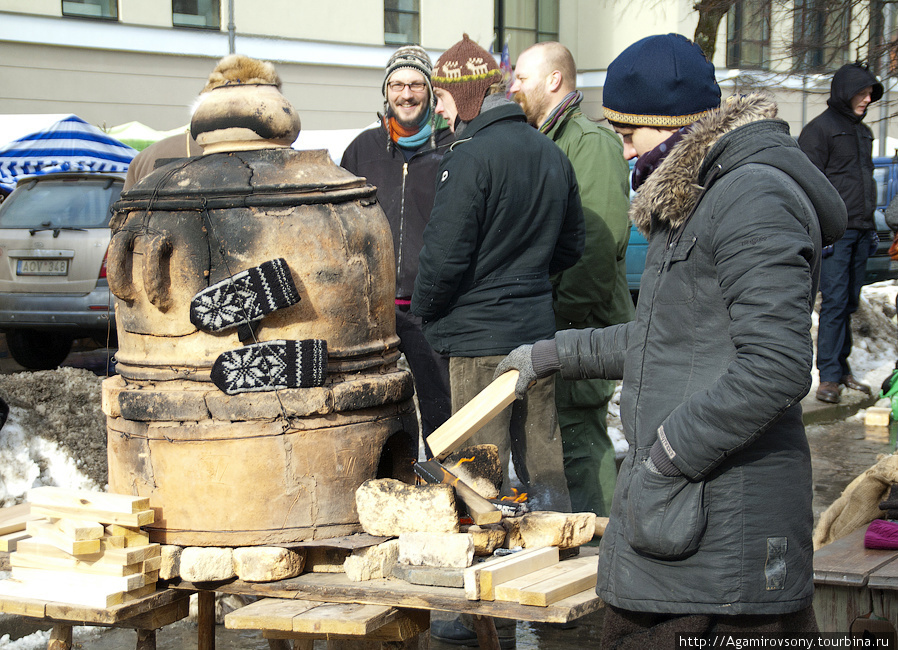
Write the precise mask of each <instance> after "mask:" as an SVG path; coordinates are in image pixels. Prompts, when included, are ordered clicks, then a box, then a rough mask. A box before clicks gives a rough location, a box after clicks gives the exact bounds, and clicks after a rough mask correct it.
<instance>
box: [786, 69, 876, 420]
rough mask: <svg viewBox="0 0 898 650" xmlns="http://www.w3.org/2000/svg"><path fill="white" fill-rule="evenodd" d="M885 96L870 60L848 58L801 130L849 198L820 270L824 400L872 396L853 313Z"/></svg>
mask: <svg viewBox="0 0 898 650" xmlns="http://www.w3.org/2000/svg"><path fill="white" fill-rule="evenodd" d="M880 97H882V84H881V83H879V81H878V80H877V79H876V77H875V76H874V75H873V74H872V73H871V72H870V71H869V70H868V69H867V68H866V67H865V66H863V65H861V64H859V63H850V64H848V65H844V66H842V67H841V68H839V70H838V71H837V72H836V74H835V75H834V76H833V80H832V86H831V89H830V97H829V99H828V100H827V102H826V103H827V105H828V108H827V109H826V110H825V111H823V113H821V114H820V115H818V116H817V117H816V118H814V119H813V120H811V121H810V122H809V123H808V125H807V126H805V127H804V129H802V131H801V135H800V136H799V137H798V144H799V146H800V147H801V149H802V150H803V151H804V152H805V153H806V154H807V156H808V158H810V159H811V162H813V163H814V165H816V166H817V168H818V169H819V170H820V171H822V172H823V173H824V174H825V175H826V177H827V178H828V179H829V181H830V182H831V183H832V184H833V186H834V187H835V188H836V190H838V192H839V195H840V196H841V197H842V200H843V201H844V202H845V207H846V209H847V210H848V230H846V231H845V235H844V236H843V237H842V238H841V239H840V240H839V241H837V242H836V243H835V245H834V246H833V249H832V254H831V255H829V256H828V257H825V258H824V260H823V266H822V270H821V273H820V293H821V294H822V297H823V300H822V303H821V306H820V319H819V324H818V329H817V370H818V371H819V373H820V386H819V388H818V389H817V399H818V400H820V401H822V402H830V403H833V404H835V403H838V401H839V397H840V394H841V392H842V386H847V387H848V388H853V389H855V390H860V391H863V392H865V393H867V394H868V395H869V394H870V387H869V386H867V385H866V384H862V383H861V382H859V381H858V380H857V379H855V377H854V375H852V373H851V366H849V365H848V355H850V354H851V314H853V313H854V312H855V311H857V307H858V301H859V300H860V295H861V287H862V286H863V283H864V272H865V268H866V265H867V256H868V255H869V253H870V248H871V247H872V246H873V245H875V239H874V237H875V229H874V223H873V211H874V210H875V209H876V185H875V183H874V182H873V132H872V131H871V130H870V127H868V126H867V125H866V124H864V122H863V120H864V116H865V115H866V114H867V107H868V106H869V105H870V104H871V103H872V102H875V101H877V100H878V99H879V98H880Z"/></svg>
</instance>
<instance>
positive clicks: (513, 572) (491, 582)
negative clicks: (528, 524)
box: [479, 546, 558, 600]
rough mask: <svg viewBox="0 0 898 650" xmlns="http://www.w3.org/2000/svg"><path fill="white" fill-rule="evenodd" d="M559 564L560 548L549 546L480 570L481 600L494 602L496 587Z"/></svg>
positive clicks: (519, 554) (520, 554) (517, 554)
mask: <svg viewBox="0 0 898 650" xmlns="http://www.w3.org/2000/svg"><path fill="white" fill-rule="evenodd" d="M553 564H558V547H557V546H547V547H545V548H540V549H536V550H535V551H533V552H532V553H528V552H526V551H524V552H521V553H515V554H514V555H509V556H508V557H507V558H506V559H505V561H504V562H499V563H497V564H495V565H493V566H487V567H485V568H483V569H481V570H480V572H479V574H480V599H481V600H494V599H495V595H494V590H495V588H496V585H500V584H502V583H503V582H508V581H509V580H514V579H515V578H519V577H521V576H522V575H526V574H528V573H532V572H533V571H538V570H540V569H545V568H546V567H548V566H552V565H553Z"/></svg>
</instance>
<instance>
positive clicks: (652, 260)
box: [555, 95, 846, 614]
mask: <svg viewBox="0 0 898 650" xmlns="http://www.w3.org/2000/svg"><path fill="white" fill-rule="evenodd" d="M775 116H776V105H775V104H773V102H771V101H770V100H768V99H765V98H764V97H761V96H759V95H749V96H747V97H741V98H731V99H730V100H729V101H727V102H724V104H723V107H722V108H721V110H720V111H715V112H713V113H712V114H711V115H709V116H707V117H705V118H703V119H702V120H700V121H699V122H698V123H697V124H696V126H695V128H694V129H693V130H692V131H691V132H690V133H688V134H687V135H686V136H685V137H684V138H683V140H682V141H681V142H680V143H679V144H678V145H677V146H676V147H675V148H674V149H673V151H672V152H671V153H670V155H669V156H668V158H667V159H666V160H665V161H664V162H663V163H662V164H661V166H659V168H658V169H657V170H656V171H655V172H654V173H653V174H652V175H651V176H650V177H649V179H648V180H647V181H646V183H645V185H644V186H643V187H642V188H641V190H640V192H639V195H638V196H637V197H636V199H634V202H633V205H632V208H631V212H630V215H631V218H632V219H633V220H634V222H635V223H636V225H637V226H638V227H639V228H640V229H641V230H642V231H643V232H645V233H647V234H648V236H649V239H650V241H649V249H648V255H647V257H646V266H645V271H644V273H643V275H642V283H641V290H640V292H639V303H638V305H637V308H636V320H635V321H631V322H629V323H625V324H622V325H615V326H612V327H607V328H604V329H593V330H568V331H565V332H559V333H558V334H556V336H555V342H556V350H557V352H558V355H559V359H560V361H561V364H562V374H563V376H564V377H565V378H569V379H575V378H580V377H604V378H608V379H620V378H623V392H622V394H621V421H622V423H623V425H624V431H625V435H626V438H627V441H628V443H629V451H628V452H627V456H626V458H625V459H624V461H623V464H622V466H621V469H620V474H619V477H618V482H617V488H616V490H615V493H614V504H613V508H612V513H611V521H610V524H609V526H608V529H607V531H606V533H605V536H604V537H603V539H602V545H601V550H600V555H601V561H600V562H599V581H598V587H597V593H598V594H599V596H601V598H602V599H604V600H605V601H606V602H608V603H610V604H612V605H615V606H618V607H621V608H625V609H629V610H634V611H644V612H667V613H677V614H696V613H704V614H781V613H788V612H793V611H798V610H800V609H803V608H805V607H807V606H808V605H810V604H811V600H812V598H813V593H814V584H813V580H812V557H813V550H812V545H811V529H812V520H813V515H812V511H811V500H812V485H811V459H810V451H809V449H808V443H807V439H806V437H805V433H804V426H803V424H802V419H801V405H800V404H799V401H800V400H801V398H802V397H803V396H804V395H805V394H806V393H807V391H808V389H809V387H810V385H811V378H810V373H811V359H812V347H811V335H810V329H811V311H812V309H813V303H814V295H815V292H816V286H817V278H818V274H819V268H820V250H821V243H822V242H825V243H830V242H832V241H834V240H835V239H838V238H839V237H840V236H841V235H842V233H843V232H844V229H845V220H846V219H845V208H844V205H843V204H842V201H841V200H840V199H839V196H838V194H837V193H836V192H835V190H834V189H833V187H832V185H831V184H830V183H829V182H828V181H827V180H826V178H825V177H824V176H823V174H821V173H820V172H819V171H818V170H817V169H815V168H814V166H813V165H811V164H810V162H809V161H808V160H807V157H806V156H804V154H802V153H801V151H800V150H799V149H798V147H797V145H796V144H795V141H794V140H793V139H792V138H791V137H790V136H789V127H788V125H787V124H786V123H785V122H782V121H780V120H776V119H772V118H774V117H775ZM659 439H662V440H663V444H664V445H665V447H666V449H667V454H668V455H669V457H670V460H671V461H672V462H673V464H674V465H675V466H676V468H677V469H678V470H679V471H680V472H681V473H682V475H681V476H673V477H668V476H663V475H661V474H660V473H658V472H657V471H653V469H652V467H651V466H650V465H649V464H647V463H646V459H647V458H648V454H649V450H650V448H651V447H652V445H653V444H654V443H655V442H656V440H659Z"/></svg>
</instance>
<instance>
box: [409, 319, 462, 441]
mask: <svg viewBox="0 0 898 650" xmlns="http://www.w3.org/2000/svg"><path fill="white" fill-rule="evenodd" d="M396 334H397V335H398V336H399V350H400V351H401V352H402V353H403V354H404V355H405V359H406V361H408V365H409V368H410V369H411V371H412V377H413V378H414V380H415V393H416V394H417V396H418V409H419V410H420V411H421V436H422V437H423V438H424V440H425V443H424V444H425V450H426V453H427V457H428V458H430V457H431V456H432V454H431V453H430V448H429V447H427V443H426V440H427V436H429V435H430V434H431V433H433V432H434V431H435V430H436V428H437V427H439V426H440V425H441V424H443V422H445V421H446V420H447V419H449V416H450V415H451V414H452V398H451V395H450V391H449V358H448V357H446V356H444V355H441V354H439V353H438V352H436V351H435V350H434V349H433V348H432V347H431V346H430V344H429V343H428V342H427V339H425V338H424V332H423V331H422V330H421V319H420V318H418V317H417V316H414V315H412V314H410V313H409V311H408V307H407V306H404V305H397V306H396Z"/></svg>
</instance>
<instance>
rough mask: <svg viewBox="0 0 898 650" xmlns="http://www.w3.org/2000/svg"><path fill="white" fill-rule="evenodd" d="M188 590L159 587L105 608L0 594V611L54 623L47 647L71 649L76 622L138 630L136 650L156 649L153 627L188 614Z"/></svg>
mask: <svg viewBox="0 0 898 650" xmlns="http://www.w3.org/2000/svg"><path fill="white" fill-rule="evenodd" d="M191 593H192V592H190V591H184V590H176V589H161V590H159V591H157V592H156V593H154V594H151V595H149V596H145V597H143V598H139V599H137V600H133V601H131V602H128V603H124V604H122V605H115V606H113V607H105V608H98V607H84V606H82V605H70V604H66V603H57V602H53V601H48V600H35V599H24V598H15V599H13V598H6V597H0V612H3V613H6V614H17V615H20V616H26V617H28V618H34V619H37V620H40V621H47V622H49V623H53V630H52V631H51V633H50V642H49V644H48V645H47V650H70V649H71V648H72V627H74V626H75V625H95V626H100V627H122V628H131V629H134V630H136V631H137V650H155V648H156V630H157V629H159V628H160V627H163V626H164V625H169V624H170V623H174V622H175V621H178V620H181V619H182V618H185V617H186V616H187V615H188V613H189V609H190V594H191ZM213 624H214V619H213Z"/></svg>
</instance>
